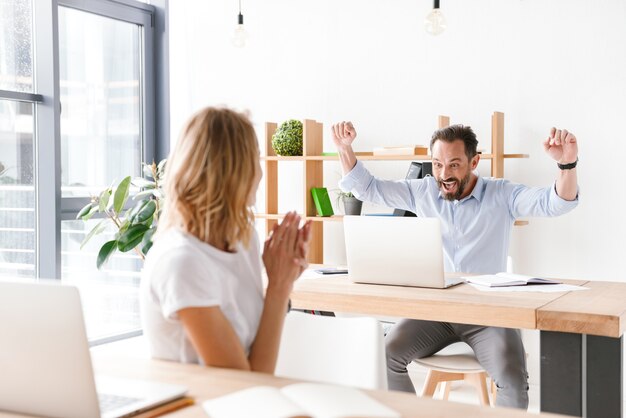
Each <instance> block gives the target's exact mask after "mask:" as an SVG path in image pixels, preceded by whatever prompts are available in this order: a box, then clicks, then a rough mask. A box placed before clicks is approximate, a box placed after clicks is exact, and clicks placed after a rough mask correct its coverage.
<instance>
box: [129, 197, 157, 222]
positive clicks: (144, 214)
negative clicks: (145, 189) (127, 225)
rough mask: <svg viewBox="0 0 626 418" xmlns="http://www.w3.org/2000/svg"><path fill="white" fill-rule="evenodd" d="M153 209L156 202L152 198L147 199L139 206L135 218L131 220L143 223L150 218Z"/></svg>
mask: <svg viewBox="0 0 626 418" xmlns="http://www.w3.org/2000/svg"><path fill="white" fill-rule="evenodd" d="M155 210H156V202H155V201H154V200H148V201H147V202H146V204H145V205H143V206H142V207H141V209H140V210H139V212H137V215H136V216H135V219H134V220H133V221H134V222H137V223H143V222H145V221H147V220H148V219H150V218H152V215H154V211H155Z"/></svg>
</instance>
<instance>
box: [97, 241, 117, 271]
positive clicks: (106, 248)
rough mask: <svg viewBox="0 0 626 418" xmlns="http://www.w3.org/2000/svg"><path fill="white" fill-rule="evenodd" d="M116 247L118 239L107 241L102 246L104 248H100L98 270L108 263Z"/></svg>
mask: <svg viewBox="0 0 626 418" xmlns="http://www.w3.org/2000/svg"><path fill="white" fill-rule="evenodd" d="M116 248H117V241H115V240H113V241H109V242H106V243H105V244H104V245H103V246H102V248H100V252H98V259H97V261H96V266H97V267H98V270H100V267H102V265H103V264H104V263H106V261H107V260H108V259H109V257H111V254H113V252H115V249H116Z"/></svg>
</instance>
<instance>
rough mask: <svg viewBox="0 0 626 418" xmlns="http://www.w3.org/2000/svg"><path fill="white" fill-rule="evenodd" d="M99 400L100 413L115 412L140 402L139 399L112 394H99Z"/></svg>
mask: <svg viewBox="0 0 626 418" xmlns="http://www.w3.org/2000/svg"><path fill="white" fill-rule="evenodd" d="M98 399H99V401H100V412H108V411H113V410H115V409H117V408H122V407H124V406H126V405H130V404H131V403H133V402H137V401H139V400H140V399H139V398H129V397H126V396H119V395H113V394H110V393H98Z"/></svg>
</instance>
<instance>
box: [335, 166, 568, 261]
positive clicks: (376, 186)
mask: <svg viewBox="0 0 626 418" xmlns="http://www.w3.org/2000/svg"><path fill="white" fill-rule="evenodd" d="M339 187H340V188H341V189H342V190H343V191H346V192H348V191H352V192H353V193H354V195H355V196H356V197H357V198H359V199H360V200H363V201H367V202H373V203H376V204H379V205H385V206H388V207H390V208H398V209H405V210H409V211H411V212H413V213H415V214H416V215H417V216H422V217H438V218H439V219H441V232H442V236H443V250H444V268H445V271H448V272H465V273H497V272H499V271H505V270H506V258H507V253H508V250H509V241H510V238H511V227H512V226H513V223H514V222H515V219H516V218H519V217H531V216H558V215H562V214H565V213H567V212H569V211H570V210H572V209H574V208H575V207H576V206H577V205H578V196H576V199H575V200H573V201H568V200H565V199H562V198H561V197H559V196H558V195H557V194H556V185H555V184H553V185H552V186H550V187H528V186H524V185H522V184H515V183H511V182H510V181H508V180H504V179H496V178H484V177H480V176H479V177H478V181H477V182H476V185H475V186H474V189H473V190H472V193H471V194H470V195H469V196H467V197H466V198H464V199H461V200H455V201H449V200H445V199H444V198H443V196H442V195H441V192H440V191H439V187H438V186H437V182H436V180H435V179H434V178H433V177H426V178H424V179H419V180H397V181H390V180H381V179H378V178H376V177H374V176H373V175H372V174H371V173H370V172H369V171H367V169H366V168H365V166H364V165H363V163H361V162H360V161H358V162H357V164H356V165H355V166H354V168H353V169H352V171H350V172H349V173H348V174H346V175H345V176H344V177H343V178H342V179H341V181H340V182H339ZM416 239H419V237H416Z"/></svg>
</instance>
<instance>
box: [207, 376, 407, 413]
mask: <svg viewBox="0 0 626 418" xmlns="http://www.w3.org/2000/svg"><path fill="white" fill-rule="evenodd" d="M202 406H203V407H204V410H205V411H206V413H207V414H208V415H209V416H210V417H211V418H233V417H255V418H295V417H315V418H340V417H371V418H378V417H380V418H387V417H389V418H391V417H400V414H398V413H397V412H396V411H394V410H392V409H390V408H388V407H387V406H385V405H383V404H381V403H380V402H378V401H376V400H374V399H372V398H370V397H369V396H367V395H366V394H364V393H363V392H361V391H360V390H358V389H354V388H349V387H345V386H333V385H326V384H320V383H295V384H292V385H289V386H285V387H283V388H274V387H269V386H255V387H252V388H248V389H243V390H240V391H237V392H234V393H230V394H228V395H225V396H221V397H219V398H215V399H211V400H208V401H205V402H204V403H203V404H202Z"/></svg>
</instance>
